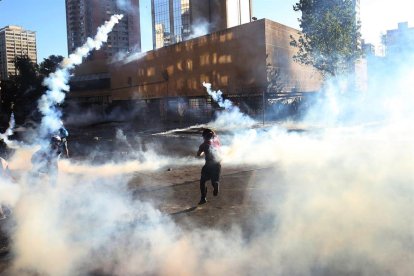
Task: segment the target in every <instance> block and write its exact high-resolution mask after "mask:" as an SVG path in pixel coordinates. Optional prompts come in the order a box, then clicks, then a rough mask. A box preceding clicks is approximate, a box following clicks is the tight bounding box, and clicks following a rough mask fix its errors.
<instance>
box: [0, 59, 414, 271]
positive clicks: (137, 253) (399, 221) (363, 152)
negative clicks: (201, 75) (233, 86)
mask: <svg viewBox="0 0 414 276" xmlns="http://www.w3.org/2000/svg"><path fill="white" fill-rule="evenodd" d="M410 61H411V60H410ZM408 63H409V62H408ZM409 64H412V63H409ZM380 71H381V70H379V72H380ZM379 72H378V74H373V75H372V77H373V78H374V81H373V83H377V85H375V86H372V87H370V88H369V90H368V91H367V92H366V93H365V94H361V93H360V94H356V93H354V92H355V91H353V90H352V88H350V87H349V86H344V85H342V82H341V81H339V80H332V81H331V82H330V83H329V85H328V86H327V87H328V88H327V89H325V90H324V91H325V92H324V96H325V97H323V98H321V100H320V101H318V102H317V103H316V105H315V108H314V109H312V110H311V112H310V113H309V116H308V117H307V120H306V121H304V122H301V124H300V128H301V130H302V131H300V132H299V131H289V130H287V129H285V128H283V127H281V126H280V125H277V126H267V127H266V128H256V129H242V128H241V127H239V128H235V129H231V130H229V128H228V124H230V123H234V124H235V125H236V124H237V123H238V124H239V125H242V124H243V122H244V120H246V121H248V120H252V119H250V118H247V117H246V116H243V114H241V112H240V110H238V108H237V107H234V106H233V105H232V104H231V102H229V101H227V102H226V100H224V99H223V97H222V94H221V92H220V93H219V92H214V91H211V86H209V85H206V84H205V86H206V88H207V91H208V92H209V94H210V93H211V94H210V95H211V96H212V97H213V99H215V100H217V102H218V104H219V105H220V106H221V107H223V108H224V111H223V112H222V113H221V115H218V117H217V120H220V118H226V119H223V121H224V122H225V121H226V120H230V119H228V118H229V117H226V116H227V114H228V113H229V112H236V113H237V112H238V113H240V114H241V115H240V116H238V117H231V120H234V121H235V122H227V125H222V126H223V128H217V131H218V133H219V134H220V132H221V131H222V132H223V135H221V137H222V142H223V144H224V146H223V168H226V167H234V168H238V166H242V165H250V166H255V167H259V168H263V167H266V168H269V167H270V168H271V170H269V171H268V173H266V174H263V177H262V178H260V179H259V178H254V177H252V179H250V182H249V187H248V189H247V190H246V194H247V196H248V197H249V198H251V202H249V203H250V204H251V205H249V206H247V207H246V206H245V207H246V208H253V209H254V210H255V214H254V216H253V217H250V218H249V220H250V223H249V225H250V228H249V229H246V228H245V226H243V225H239V224H233V225H229V226H228V227H227V228H226V229H225V230H223V229H218V228H213V227H211V228H200V227H196V226H194V225H192V224H190V227H182V226H181V225H180V224H177V223H176V222H174V220H173V219H172V217H171V216H169V215H168V214H166V213H165V212H162V210H159V209H157V208H156V206H155V205H154V204H152V199H151V198H148V197H146V196H145V195H144V194H138V195H136V196H133V195H132V192H131V190H130V189H129V187H128V183H129V181H130V179H131V177H132V176H131V174H133V173H134V172H142V173H144V172H152V173H154V174H155V173H157V172H160V170H163V169H165V168H166V167H169V166H170V165H172V164H173V165H175V166H178V167H180V166H181V167H186V166H189V165H199V166H200V167H201V163H200V162H199V161H196V160H195V159H190V158H177V156H176V155H172V156H167V155H165V154H162V152H160V151H157V150H156V148H157V147H156V146H155V147H154V148H153V149H151V150H149V149H147V150H145V151H144V150H136V152H134V153H133V154H132V155H131V156H132V157H131V158H132V160H121V161H119V160H117V161H116V162H115V161H114V160H111V158H109V159H108V160H107V162H105V163H104V164H101V165H92V164H90V163H89V162H87V161H83V162H74V161H69V160H64V161H60V164H59V167H60V172H59V176H58V179H57V183H56V186H50V185H48V184H47V183H48V182H47V181H44V180H43V179H40V180H38V181H36V182H37V184H35V183H34V182H33V181H32V180H31V178H30V177H28V176H26V174H25V172H24V168H25V165H24V164H23V163H24V162H23V161H22V160H28V159H29V156H30V154H28V153H27V152H26V153H22V152H21V150H22V149H21V150H18V151H17V152H20V156H19V158H18V159H19V162H21V163H17V161H16V160H15V158H12V160H11V161H10V166H11V168H12V169H13V170H17V168H20V169H21V170H23V172H22V173H21V175H20V177H18V178H17V180H16V182H17V183H14V184H12V185H16V186H17V187H20V191H19V193H15V195H16V196H15V197H14V198H10V199H8V202H10V203H13V215H14V219H15V221H16V224H15V226H13V227H11V228H10V229H9V232H10V235H11V237H12V240H13V243H12V251H13V253H14V255H13V256H14V258H13V260H12V266H11V267H10V268H9V270H8V271H7V273H8V274H9V275H34V274H40V275H87V274H94V273H95V274H104V275H105V274H110V275H148V274H153V275H172V274H173V275H235V274H238V275H411V274H412V271H414V262H413V260H414V245H413V242H412V241H413V240H414V232H413V231H412V230H413V226H414V225H413V220H412V212H413V210H414V205H413V204H414V203H413V200H412V199H413V196H414V187H413V185H412V183H413V182H414V175H413V173H412V172H413V171H414V162H413V153H414V146H413V143H412V141H413V138H414V132H413V130H412V128H411V127H410V126H411V125H412V123H413V119H414V116H413V112H412V106H413V104H414V102H413V97H412V87H413V80H414V70H413V68H412V67H411V66H404V67H399V68H393V70H392V71H387V74H386V75H384V74H380V73H379ZM217 120H216V121H217ZM213 123H214V122H213ZM217 126H218V125H217ZM116 140H117V142H118V143H122V144H123V145H127V148H128V149H129V150H131V151H133V149H134V146H133V145H131V144H130V142H129V140H128V139H127V136H126V134H125V133H124V132H123V131H121V130H119V131H117V133H116ZM128 145H129V146H128ZM194 150H196V148H195V149H194ZM26 151H27V149H26ZM25 156H27V157H25ZM27 163H29V161H27ZM18 164H20V165H18ZM258 174H259V172H258V171H257V172H256V175H258ZM183 178H185V177H184V176H183ZM228 179H229V178H228V177H226V176H224V177H223V179H222V182H221V185H222V187H226V185H229V183H226V180H228ZM184 181H185V180H184ZM246 181H248V180H246ZM2 185H3V184H2ZM164 185H168V184H165V183H164ZM236 185H237V184H236ZM0 186H1V185H0ZM227 187H228V186H227ZM1 191H3V190H1ZM5 192H6V191H5ZM223 192H225V191H222V193H223ZM229 192H231V191H229ZM6 193H8V194H9V192H6ZM1 194H2V193H1ZM194 196H196V195H194ZM2 198H3V197H2ZM214 211H217V212H220V210H219V209H215V210H214Z"/></svg>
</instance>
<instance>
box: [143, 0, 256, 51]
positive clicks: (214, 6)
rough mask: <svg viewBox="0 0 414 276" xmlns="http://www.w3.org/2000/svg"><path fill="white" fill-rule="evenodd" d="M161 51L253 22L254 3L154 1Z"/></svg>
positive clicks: (239, 0)
mask: <svg viewBox="0 0 414 276" xmlns="http://www.w3.org/2000/svg"><path fill="white" fill-rule="evenodd" d="M151 4H152V29H153V46H154V49H158V48H161V47H164V46H168V45H172V44H174V43H178V42H181V41H184V40H187V39H190V38H193V37H197V36H201V35H205V34H209V33H212V32H215V31H220V30H224V29H227V28H231V27H234V26H237V25H241V24H244V23H248V22H250V21H251V16H252V8H251V7H252V4H251V0H151Z"/></svg>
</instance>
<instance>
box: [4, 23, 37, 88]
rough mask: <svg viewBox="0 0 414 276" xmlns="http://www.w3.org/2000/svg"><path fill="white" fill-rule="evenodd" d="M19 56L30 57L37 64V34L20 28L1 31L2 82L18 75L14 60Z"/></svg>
mask: <svg viewBox="0 0 414 276" xmlns="http://www.w3.org/2000/svg"><path fill="white" fill-rule="evenodd" d="M19 56H28V57H29V58H30V59H31V60H32V62H34V63H37V48H36V33H35V32H33V31H28V30H24V29H23V28H22V27H19V26H6V27H4V28H2V29H0V80H7V79H8V78H9V76H10V75H16V74H18V72H17V71H16V68H15V65H14V60H15V58H16V57H19Z"/></svg>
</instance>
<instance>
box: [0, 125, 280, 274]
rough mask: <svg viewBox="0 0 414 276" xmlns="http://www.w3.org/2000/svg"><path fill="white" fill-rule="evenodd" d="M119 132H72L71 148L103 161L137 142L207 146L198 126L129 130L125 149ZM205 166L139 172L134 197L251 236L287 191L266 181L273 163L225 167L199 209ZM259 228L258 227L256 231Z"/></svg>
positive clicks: (186, 220) (192, 222)
mask: <svg viewBox="0 0 414 276" xmlns="http://www.w3.org/2000/svg"><path fill="white" fill-rule="evenodd" d="M108 129H111V131H108ZM114 129H115V128H114V127H113V126H112V125H108V126H107V128H105V127H103V128H99V127H96V128H90V129H87V130H76V131H72V137H71V140H70V143H71V144H70V147H71V152H72V155H73V158H75V159H83V158H87V157H85V156H87V154H88V153H89V152H90V151H95V150H96V149H99V150H98V152H101V153H102V155H101V156H100V157H99V158H97V160H98V161H102V160H104V159H105V156H108V155H110V156H111V157H114V155H115V154H120V152H123V151H124V150H123V149H125V152H128V147H131V146H132V147H135V146H136V145H135V144H134V143H133V142H134V141H135V142H136V141H138V142H140V143H141V144H142V145H141V146H144V147H145V145H149V144H152V143H158V144H159V147H161V150H162V151H164V152H166V153H170V154H171V153H176V154H177V156H194V155H195V152H196V150H197V148H198V145H199V144H200V143H201V142H202V141H201V137H200V135H199V132H200V131H201V130H200V129H197V128H195V129H192V130H190V131H185V132H182V133H179V135H176V134H168V135H155V136H154V135H151V134H148V133H141V134H140V135H139V134H137V133H135V132H131V131H128V130H125V133H124V134H125V135H126V137H127V140H126V141H127V143H126V144H123V145H122V144H120V142H119V141H118V140H116V139H114V135H116V131H115V130H114ZM86 149H89V151H88V150H86ZM91 149H93V150H91ZM95 157H96V155H95ZM201 166H202V165H197V166H194V165H191V166H175V167H174V166H173V167H170V168H163V169H160V170H158V171H150V172H137V173H135V174H134V175H133V177H132V179H131V180H130V182H129V187H130V189H131V193H133V195H134V196H135V197H136V198H137V199H138V198H139V199H141V200H145V201H151V202H152V203H153V204H154V206H156V207H157V208H158V209H159V210H160V211H161V212H163V213H165V214H169V215H170V216H171V217H172V218H173V220H174V221H176V222H177V223H178V224H179V225H180V226H182V227H183V228H194V227H208V228H220V229H226V228H229V227H231V225H232V224H234V223H237V224H238V225H240V226H241V228H242V231H243V232H244V233H245V234H246V235H249V233H250V229H252V228H253V227H252V225H251V223H254V220H252V219H251V218H255V217H257V218H258V219H259V217H258V216H260V218H261V221H263V216H266V212H263V204H264V203H265V200H266V194H269V192H270V191H271V190H272V191H274V190H275V189H281V188H282V187H281V185H275V183H277V179H274V181H275V182H274V183H263V181H262V179H264V178H266V176H268V175H269V174H272V175H277V171H276V172H275V170H276V169H275V168H274V167H271V166H270V165H269V167H254V166H250V167H249V166H244V167H232V166H228V165H226V164H223V168H222V177H221V184H220V193H219V195H218V196H217V197H213V195H212V186H211V185H210V183H208V184H209V186H208V196H207V200H208V202H207V203H206V204H204V205H201V206H199V205H197V203H198V201H199V199H200V191H199V177H200V171H201ZM271 182H273V181H271ZM272 194H274V192H272ZM255 196H260V198H261V201H260V202H261V203H257V200H256V201H255V200H254V197H255ZM258 211H260V212H258ZM259 214H260V215H259ZM247 218H249V219H247ZM269 223H272V222H271V221H270V222H269ZM263 227H266V226H263ZM257 228H258V227H257V225H255V229H257ZM0 259H1V260H2V261H0V272H1V271H2V270H3V269H4V267H6V266H7V265H8V264H9V262H10V257H7V256H3V258H0Z"/></svg>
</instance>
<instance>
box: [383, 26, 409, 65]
mask: <svg viewBox="0 0 414 276" xmlns="http://www.w3.org/2000/svg"><path fill="white" fill-rule="evenodd" d="M382 41H383V43H384V46H385V56H386V57H391V58H392V57H404V56H405V55H410V56H413V55H414V28H409V27H408V22H402V23H398V29H394V30H387V33H386V34H385V35H384V36H383V37H382Z"/></svg>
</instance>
